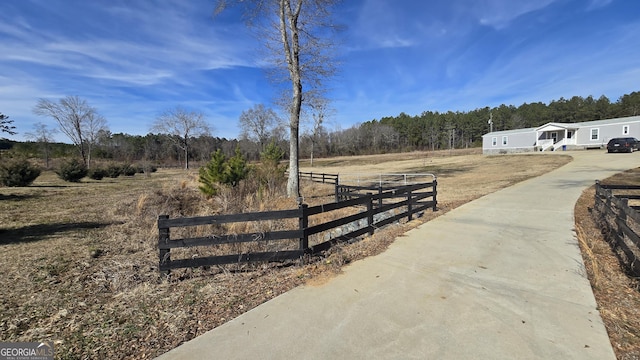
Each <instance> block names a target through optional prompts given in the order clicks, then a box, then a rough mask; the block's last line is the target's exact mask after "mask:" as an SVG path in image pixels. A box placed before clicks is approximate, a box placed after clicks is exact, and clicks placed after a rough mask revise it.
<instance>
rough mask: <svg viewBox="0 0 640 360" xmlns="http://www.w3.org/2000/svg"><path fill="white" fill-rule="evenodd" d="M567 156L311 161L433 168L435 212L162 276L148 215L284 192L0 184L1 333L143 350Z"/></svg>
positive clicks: (368, 167)
mask: <svg viewBox="0 0 640 360" xmlns="http://www.w3.org/2000/svg"><path fill="white" fill-rule="evenodd" d="M450 155H453V156H450ZM568 160H569V159H568V158H567V157H565V156H561V155H547V156H540V155H518V156H496V157H492V156H489V157H487V156H482V155H480V154H478V152H477V150H471V151H470V150H465V151H454V152H451V153H450V152H440V153H409V154H387V155H382V156H369V157H353V158H344V159H322V160H317V161H316V162H315V164H314V165H316V166H314V169H313V170H314V171H322V172H327V173H332V172H337V171H336V170H341V171H348V172H368V173H375V172H384V173H389V172H392V171H393V172H433V173H436V174H437V175H438V184H439V185H438V186H439V188H438V191H439V193H438V201H439V203H440V206H439V208H440V211H439V212H436V213H432V212H429V211H428V212H427V213H426V214H425V216H424V217H423V218H421V219H419V220H414V221H413V222H411V223H408V224H402V225H394V226H390V227H388V228H386V229H385V230H384V231H380V232H378V233H376V234H375V235H374V236H372V237H369V238H366V239H364V240H363V241H360V242H356V243H353V244H344V245H340V246H337V247H335V248H333V249H331V251H329V252H327V253H326V254H325V255H324V257H322V258H317V259H314V261H313V262H310V263H307V264H304V265H300V264H298V265H296V266H280V265H279V264H254V265H242V266H240V265H233V266H227V267H211V268H208V269H202V268H197V269H184V270H178V271H175V272H172V276H171V277H169V278H163V277H161V276H159V274H158V271H157V261H158V260H157V256H158V254H157V248H156V243H157V228H156V219H157V216H158V215H161V214H168V215H170V216H171V217H177V216H193V215H204V214H215V213H225V212H227V211H230V210H232V211H256V210H273V209H282V208H292V207H295V206H296V204H295V201H293V200H290V199H275V198H270V197H269V194H260V196H259V198H258V199H256V198H255V196H251V195H250V192H249V190H248V189H245V190H243V189H237V191H239V192H240V193H241V194H242V195H241V196H240V197H239V198H237V197H234V196H233V194H231V193H229V192H223V193H221V194H220V196H218V197H216V198H214V199H211V200H207V199H205V198H204V197H202V196H201V194H200V193H199V191H198V190H197V186H198V183H197V175H196V172H195V171H194V172H184V171H182V170H161V171H159V172H158V173H155V174H153V175H152V176H150V177H148V178H147V177H144V176H139V175H136V176H135V177H130V178H118V179H105V180H103V181H100V182H97V181H85V182H82V183H79V184H68V183H64V182H62V181H61V180H59V179H57V178H56V176H55V175H54V174H53V173H51V172H45V173H44V174H43V175H42V176H41V177H40V178H38V179H37V180H36V182H35V183H34V184H33V186H31V187H27V188H0V223H1V225H0V248H2V254H3V256H2V257H0V273H1V274H3V283H4V284H5V286H4V291H2V292H0V304H1V306H2V312H1V314H0V334H2V339H1V340H3V341H40V340H53V341H54V342H55V344H56V354H57V357H60V358H91V359H93V358H111V359H122V358H131V359H133V358H135V359H142V358H150V357H154V356H157V355H159V354H161V353H164V352H166V351H168V350H170V349H171V348H173V347H175V346H177V345H179V344H181V343H182V342H184V341H187V340H189V339H191V338H193V337H195V336H198V335H200V334H202V333H204V332H205V331H207V330H210V329H212V328H214V327H216V326H219V325H221V324H223V323H225V322H226V321H228V320H230V319H232V318H234V317H236V316H238V315H239V314H241V313H243V312H245V311H247V310H249V309H251V308H253V307H255V306H257V305H259V304H261V303H263V302H264V301H266V300H269V299H271V298H273V297H275V296H277V295H279V294H281V293H283V292H286V291H288V290H289V289H291V288H293V287H295V286H298V285H299V284H302V283H306V282H313V283H318V282H321V281H324V280H323V279H325V280H326V279H328V278H330V277H331V276H332V274H335V273H338V272H340V269H341V267H342V266H344V265H345V264H348V263H351V262H353V261H356V260H358V259H361V258H364V257H367V256H371V255H375V254H378V253H380V252H381V251H384V249H386V247H387V246H388V245H389V244H390V243H391V242H393V241H394V240H395V239H396V238H398V237H399V236H400V235H401V234H402V233H403V232H405V231H406V230H407V229H409V228H411V227H414V226H416V225H417V224H420V223H421V222H424V221H428V220H429V219H430V218H432V217H434V216H438V215H439V214H442V213H444V212H446V211H448V210H449V209H452V208H454V207H456V206H458V205H460V204H462V203H464V202H467V201H470V200H473V199H475V198H477V197H479V196H482V195H484V194H487V193H490V192H493V191H495V190H498V189H500V188H503V187H505V186H508V185H510V184H513V183H515V182H518V181H521V180H523V179H526V178H528V177H532V176H536V175H539V174H541V173H544V172H546V171H549V170H551V169H554V168H556V167H558V166H562V165H563V164H564V163H566V162H567V161H568ZM303 165H304V164H303ZM303 167H304V166H303ZM504 168H509V169H510V172H509V173H504V171H503V170H501V169H504ZM304 169H305V170H308V167H306V168H304ZM302 192H303V195H305V202H306V203H309V204H310V205H315V204H320V203H324V202H327V201H331V199H332V196H333V190H332V188H327V187H326V186H323V185H319V184H308V183H305V184H304V186H303V189H302ZM257 226H268V224H260V225H257ZM237 230H238V232H240V231H241V230H243V229H237ZM194 231H196V232H197V231H200V232H202V233H204V232H206V231H213V230H212V229H195V230H194ZM185 251H186V253H185V254H184V255H185V256H190V255H192V254H193V252H191V251H193V250H185ZM172 253H173V251H172Z"/></svg>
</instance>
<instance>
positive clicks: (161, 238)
mask: <svg viewBox="0 0 640 360" xmlns="http://www.w3.org/2000/svg"><path fill="white" fill-rule="evenodd" d="M167 219H169V215H160V216H158V221H159V220H167ZM158 234H159V235H158V248H159V249H160V261H159V262H158V270H160V272H161V273H163V274H165V275H168V274H169V271H170V270H169V269H168V268H167V269H166V270H161V269H162V267H163V266H162V265H166V266H169V265H171V253H170V252H169V251H170V250H171V249H162V248H160V245H166V244H168V243H169V241H170V237H169V228H168V227H163V228H160V227H159V226H158Z"/></svg>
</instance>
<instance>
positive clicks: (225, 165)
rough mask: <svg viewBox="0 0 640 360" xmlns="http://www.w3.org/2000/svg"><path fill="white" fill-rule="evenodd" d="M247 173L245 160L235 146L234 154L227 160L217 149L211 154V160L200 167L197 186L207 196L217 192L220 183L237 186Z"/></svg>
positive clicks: (247, 168)
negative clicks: (198, 184)
mask: <svg viewBox="0 0 640 360" xmlns="http://www.w3.org/2000/svg"><path fill="white" fill-rule="evenodd" d="M248 174H249V167H248V166H247V161H246V160H245V159H244V157H243V156H242V154H241V153H240V149H239V148H236V153H235V155H234V156H233V157H232V158H230V159H228V160H227V157H226V156H225V155H224V154H223V153H222V150H220V149H218V151H216V152H215V153H213V154H211V160H210V161H209V162H208V163H207V164H206V165H205V166H203V167H201V168H200V177H199V179H198V181H200V183H201V184H202V185H200V186H199V189H200V191H202V192H203V193H204V194H205V195H207V196H214V195H216V194H217V193H218V189H219V186H220V184H224V185H231V186H233V187H235V186H237V185H238V184H239V183H240V181H241V180H244V179H245V178H246V177H247V175H248Z"/></svg>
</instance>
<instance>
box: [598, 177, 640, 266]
mask: <svg viewBox="0 0 640 360" xmlns="http://www.w3.org/2000/svg"><path fill="white" fill-rule="evenodd" d="M614 191H615V194H614ZM629 200H632V201H635V200H640V186H637V185H603V184H600V182H599V181H596V193H595V205H594V216H595V218H596V222H597V223H598V226H600V228H601V229H602V231H603V233H604V234H605V236H606V238H607V241H608V242H609V244H610V245H611V247H612V248H613V249H614V251H615V253H616V255H617V256H618V258H619V259H620V261H621V262H622V263H623V264H624V266H625V267H626V268H627V271H628V272H629V274H631V275H633V276H640V263H639V262H638V260H639V259H640V235H639V234H640V213H638V209H639V208H640V206H636V205H634V206H632V205H629Z"/></svg>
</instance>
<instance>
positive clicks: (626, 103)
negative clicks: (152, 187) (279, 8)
mask: <svg viewBox="0 0 640 360" xmlns="http://www.w3.org/2000/svg"><path fill="white" fill-rule="evenodd" d="M639 114H640V92H632V93H631V94H627V95H623V96H621V97H620V98H619V99H618V100H617V101H615V102H611V101H610V100H609V99H608V98H607V97H606V96H601V97H600V98H598V99H594V98H593V97H592V96H588V97H586V98H583V97H580V96H574V97H572V98H571V99H564V98H560V99H559V100H554V101H551V102H550V103H549V104H544V103H542V102H537V103H531V104H526V103H525V104H522V105H520V106H518V107H516V106H513V105H500V106H498V107H494V108H489V107H485V108H481V109H476V110H472V111H469V112H453V111H449V112H446V113H440V112H432V111H425V112H423V113H422V114H420V115H415V116H411V115H407V114H405V113H400V114H399V115H397V116H390V117H383V118H381V119H380V120H377V119H374V120H371V121H367V122H364V123H361V124H357V125H354V126H352V127H351V128H348V129H338V130H329V129H327V128H326V127H324V126H318V127H316V130H315V131H314V133H309V132H307V133H303V134H301V138H300V155H301V158H302V159H304V158H309V157H311V156H312V152H313V157H314V158H318V157H329V156H344V155H364V154H377V153H388V152H401V151H415V150H442V149H450V148H453V149H459V148H469V147H476V146H481V145H482V135H484V134H486V133H488V132H489V130H490V125H489V124H488V120H489V119H490V118H491V119H492V122H493V125H492V127H493V131H501V130H511V129H519V128H528V127H537V126H540V125H543V124H546V123H548V122H565V123H572V122H583V121H591V120H599V119H608V118H616V117H626V116H635V115H639ZM273 134H274V135H273V136H272V139H271V140H273V141H275V142H276V143H277V144H278V145H279V146H280V147H281V148H282V149H283V150H287V149H288V148H289V147H288V144H287V142H286V137H285V135H284V134H282V132H281V131H274V132H273ZM173 140H174V139H171V138H170V136H169V135H165V134H147V135H145V136H140V135H128V134H122V133H116V134H112V133H110V132H105V133H104V134H103V135H102V136H101V137H100V138H99V139H98V142H97V143H96V145H95V148H94V150H93V155H92V156H93V158H94V159H96V160H103V161H104V160H106V161H118V162H128V163H136V162H150V163H153V164H156V165H158V166H180V165H181V164H183V163H184V159H183V157H184V152H183V151H182V150H181V149H180V148H179V147H178V146H176V142H175V141H173ZM236 147H238V148H240V151H241V152H242V153H243V154H244V155H245V157H246V158H247V159H248V160H257V159H259V157H260V152H261V149H260V144H258V143H257V142H255V141H251V140H248V139H246V138H244V139H240V140H238V139H225V138H218V137H212V136H200V137H197V138H194V139H192V142H191V153H190V161H195V162H205V161H208V160H209V159H210V158H211V153H213V152H215V151H216V150H217V149H221V150H222V151H223V152H224V153H225V154H226V155H228V156H232V155H233V153H234V151H235V149H236ZM0 150H4V151H8V152H9V153H13V154H19V155H24V156H29V157H32V158H37V157H43V156H46V155H48V157H50V158H61V157H70V156H75V155H76V152H77V150H76V149H75V148H74V147H73V146H72V145H69V144H62V143H50V144H43V143H40V142H15V141H11V140H6V139H4V140H0Z"/></svg>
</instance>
